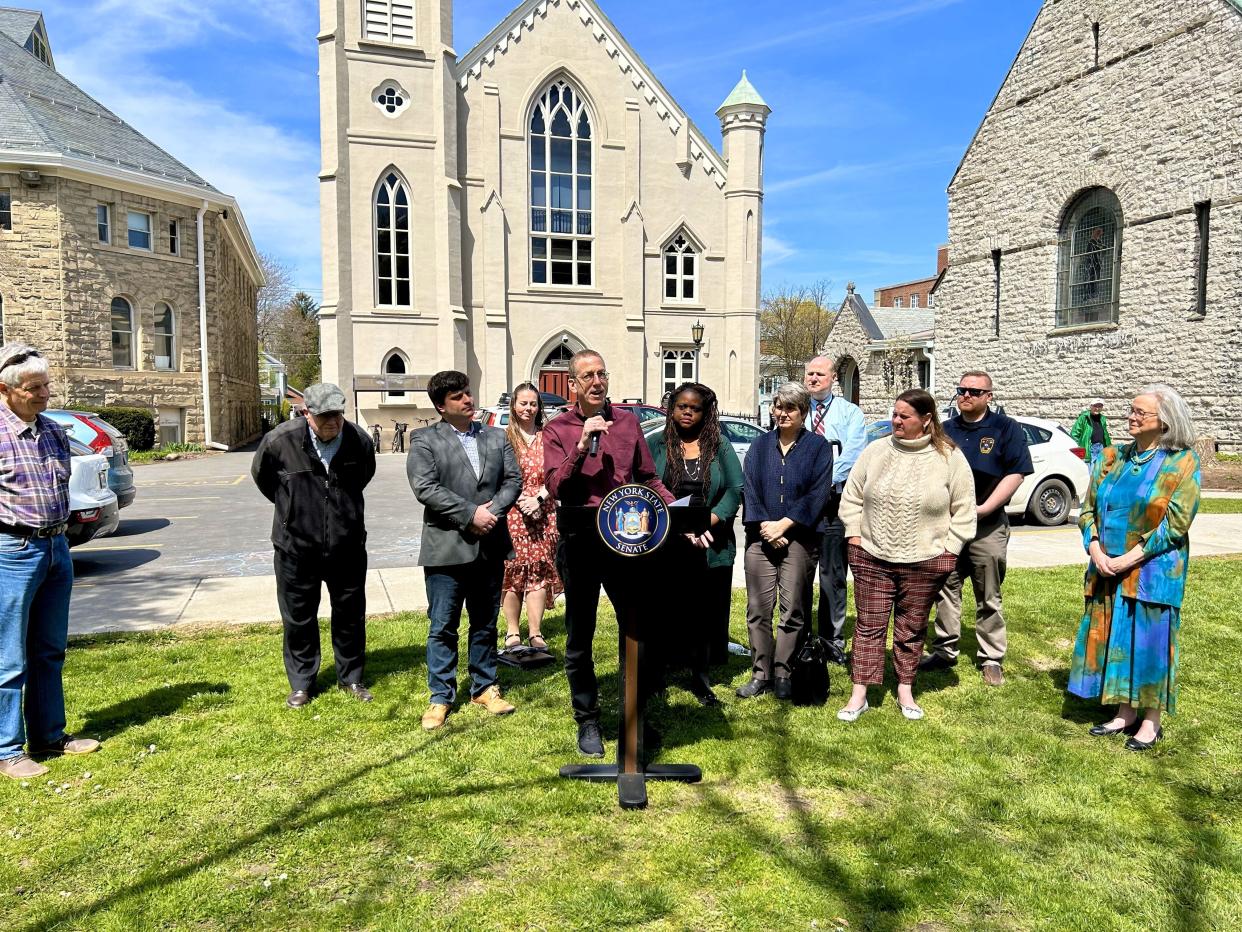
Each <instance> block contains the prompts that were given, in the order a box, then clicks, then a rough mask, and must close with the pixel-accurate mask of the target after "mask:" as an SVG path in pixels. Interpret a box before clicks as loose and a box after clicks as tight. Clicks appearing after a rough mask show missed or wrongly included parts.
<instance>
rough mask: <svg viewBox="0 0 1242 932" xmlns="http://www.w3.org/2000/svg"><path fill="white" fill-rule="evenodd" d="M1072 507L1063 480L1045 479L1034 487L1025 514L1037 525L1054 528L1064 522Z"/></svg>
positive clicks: (1071, 497) (1068, 490)
mask: <svg viewBox="0 0 1242 932" xmlns="http://www.w3.org/2000/svg"><path fill="white" fill-rule="evenodd" d="M1072 507H1073V496H1072V495H1071V494H1070V488H1069V486H1068V485H1066V484H1065V482H1064V480H1061V479H1045V480H1044V481H1043V482H1041V483H1040V484H1039V485H1038V487H1036V489H1035V494H1034V495H1032V496H1031V504H1030V505H1029V506H1028V507H1027V509H1026V512H1027V514H1028V515H1030V516H1031V520H1033V521H1035V522H1036V523H1037V524H1042V525H1044V526H1045V527H1055V526H1057V525H1059V524H1064V523H1065V522H1066V520H1067V519H1068V518H1069V513H1070V509H1071V508H1072Z"/></svg>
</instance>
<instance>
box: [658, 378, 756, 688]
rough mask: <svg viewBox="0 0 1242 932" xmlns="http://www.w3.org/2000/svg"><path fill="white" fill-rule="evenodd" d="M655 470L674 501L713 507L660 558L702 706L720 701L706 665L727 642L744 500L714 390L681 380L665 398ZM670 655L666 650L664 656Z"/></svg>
mask: <svg viewBox="0 0 1242 932" xmlns="http://www.w3.org/2000/svg"><path fill="white" fill-rule="evenodd" d="M647 446H648V447H650V448H651V457H652V459H653V460H654V461H655V471H656V473H657V474H658V475H660V476H661V477H662V478H663V480H664V485H665V487H666V488H668V490H669V491H670V492H672V493H673V494H674V495H676V496H677V497H678V498H685V497H687V496H689V498H690V504H692V505H706V506H707V507H708V508H710V509H711V527H710V528H709V529H708V531H707V532H706V533H704V534H703V535H701V536H695V535H693V534H686V535H684V536H683V537H679V538H674V539H672V540H670V541H669V542H668V543H667V544H666V545H665V550H666V553H665V558H664V560H663V561H662V563H663V565H664V566H665V567H666V568H667V570H668V572H670V573H672V574H674V575H673V577H672V578H671V579H670V585H669V586H668V588H667V589H666V591H667V592H672V593H676V596H675V598H676V599H677V602H676V606H675V607H676V609H677V611H676V612H675V613H674V616H673V617H674V618H678V619H680V621H681V624H682V625H683V627H682V628H681V629H680V630H679V631H678V635H679V637H677V639H676V643H678V644H679V645H681V653H683V654H684V655H685V663H686V665H687V666H689V668H690V691H691V692H692V693H694V696H695V698H697V699H698V700H699V702H701V703H702V704H703V705H705V706H714V705H719V703H720V700H719V699H717V698H716V694H715V693H714V692H712V688H711V682H710V680H709V679H708V676H707V668H708V664H709V662H710V658H711V646H712V643H713V642H714V641H717V640H723V641H727V639H728V631H729V609H730V604H731V600H732V594H733V560H734V558H735V557H736V556H737V542H736V540H735V539H734V536H733V519H734V518H736V517H737V512H738V509H739V508H740V507H741V505H742V481H743V480H742V465H741V463H739V462H738V458H737V454H736V453H735V452H734V451H733V447H732V446H731V445H730V444H729V441H728V440H727V439H726V438H725V437H724V435H723V434H722V433H721V431H720V414H719V406H718V404H717V401H716V393H715V392H713V391H712V390H711V389H710V388H708V387H707V386H706V385H700V384H699V383H697V382H686V383H684V384H682V385H679V386H678V387H677V388H676V390H674V392H673V394H672V396H671V397H670V399H669V403H668V415H667V417H666V419H665V422H664V430H663V431H661V432H659V433H656V434H652V435H651V436H649V437H648V438H647ZM675 658H676V654H675V653H674V652H673V651H670V660H675Z"/></svg>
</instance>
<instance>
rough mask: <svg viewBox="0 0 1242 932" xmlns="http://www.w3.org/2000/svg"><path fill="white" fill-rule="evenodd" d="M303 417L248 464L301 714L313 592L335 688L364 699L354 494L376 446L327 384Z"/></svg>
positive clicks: (314, 638) (313, 659)
mask: <svg viewBox="0 0 1242 932" xmlns="http://www.w3.org/2000/svg"><path fill="white" fill-rule="evenodd" d="M304 402H305V405H306V416H305V418H300V417H299V418H294V419H293V420H291V421H286V422H285V423H284V424H281V425H280V426H279V427H277V428H276V429H275V430H273V431H271V432H269V433H268V434H267V436H265V437H264V438H263V442H262V443H260V444H259V449H258V451H257V452H256V453H255V455H254V462H253V463H252V464H251V467H250V474H251V475H252V476H253V477H254V481H255V485H257V486H258V487H259V491H260V492H262V493H263V494H264V496H266V498H267V499H268V501H270V502H272V503H273V504H275V506H276V513H275V516H274V518H273V520H272V545H273V546H274V547H275V550H276V556H275V565H276V601H277V604H278V605H279V606H280V617H281V620H282V621H283V622H284V626H285V645H284V646H285V673H286V674H287V675H288V677H289V689H290V693H289V698H288V699H286V700H285V704H286V705H287V706H289V708H291V709H300V708H301V707H302V706H304V705H306V704H307V703H308V702H310V701H311V699H312V697H313V696H314V694H315V681H316V679H317V678H318V676H319V664H320V652H319V593H320V590H321V588H322V586H323V584H324V583H326V584H327V586H328V595H329V597H330V598H331V601H332V652H333V654H335V656H336V682H337V686H338V688H340V689H341V690H342V691H343V692H345V693H346V694H347V695H350V696H352V697H353V698H355V699H358V700H360V701H362V702H370V701H371V694H370V693H369V692H367V689H366V687H365V686H364V685H363V684H362V668H363V661H364V659H365V654H366V609H367V603H366V578H367V550H366V539H367V531H366V525H365V522H364V515H365V506H364V502H363V496H362V492H363V489H365V488H366V487H367V483H369V482H370V481H371V479H372V477H373V476H374V475H375V448H374V445H373V444H372V443H371V438H370V437H368V436H367V434H366V432H365V431H364V430H363V429H362V428H361V427H359V426H358V425H357V424H354V423H352V422H350V421H346V420H345V415H344V411H345V393H344V392H342V391H341V390H340V388H338V387H337V386H335V385H333V384H331V383H329V382H321V383H317V384H315V385H312V386H310V387H309V388H308V389H306V393H305V397H304Z"/></svg>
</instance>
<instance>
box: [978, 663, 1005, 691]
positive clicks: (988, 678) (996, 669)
mask: <svg viewBox="0 0 1242 932" xmlns="http://www.w3.org/2000/svg"><path fill="white" fill-rule="evenodd" d="M983 682H985V683H987V684H988V685H989V686H1004V685H1005V674H1004V673H1003V672H1002V671H1001V667H1000V664H999V663H985V664H984V665H983Z"/></svg>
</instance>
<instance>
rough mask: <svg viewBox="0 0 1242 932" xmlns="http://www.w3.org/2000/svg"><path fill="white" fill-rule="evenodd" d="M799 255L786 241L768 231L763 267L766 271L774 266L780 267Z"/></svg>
mask: <svg viewBox="0 0 1242 932" xmlns="http://www.w3.org/2000/svg"><path fill="white" fill-rule="evenodd" d="M797 254H798V250H797V249H796V248H795V247H793V246H792V245H790V244H789V243H787V242H786V241H785V240H783V239H781V238H780V237H778V236H775V235H773V234H771V233H768V232H766V231H765V232H764V234H763V267H764V269H765V270H766V269H768V268H770V267H772V266H774V265H779V264H780V263H782V262H784V261H785V260H786V259H791V258H793V257H794V256H796V255H797Z"/></svg>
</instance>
